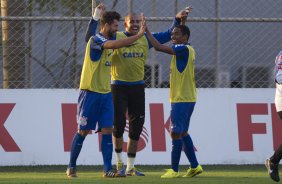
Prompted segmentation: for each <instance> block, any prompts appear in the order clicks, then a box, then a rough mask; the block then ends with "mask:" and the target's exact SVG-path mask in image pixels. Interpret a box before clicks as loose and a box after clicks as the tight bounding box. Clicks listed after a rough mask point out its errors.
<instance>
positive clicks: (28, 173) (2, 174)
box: [0, 165, 275, 184]
mask: <svg viewBox="0 0 282 184" xmlns="http://www.w3.org/2000/svg"><path fill="white" fill-rule="evenodd" d="M138 168H139V169H140V170H142V171H144V173H145V174H146V176H145V177H137V176H132V177H126V178H110V179H108V178H106V179H104V178H102V177H101V176H102V172H101V171H102V167H101V166H78V176H79V177H78V178H75V179H68V178H67V177H66V175H65V169H66V166H14V167H10V166H9V167H6V166H4V167H3V166H2V167H0V183H5V184H10V183H17V184H19V183H21V184H24V183H34V184H49V183H50V184H51V183H68V184H72V183H74V184H75V183H91V184H96V183H97V184H104V183H120V184H141V183H146V184H151V183H153V184H170V183H171V184H184V183H185V184H193V183H197V184H222V183H226V184H229V183H234V184H235V183H236V184H247V183H250V184H263V183H275V182H274V181H272V180H271V179H270V178H269V176H268V175H267V173H266V169H265V167H264V165H204V166H203V169H204V172H203V173H202V174H201V175H198V176H196V177H194V178H175V179H161V178H160V175H161V174H163V173H164V169H165V168H169V166H138ZM185 170H186V167H184V166H181V167H180V172H181V174H182V175H183V174H184V173H185Z"/></svg>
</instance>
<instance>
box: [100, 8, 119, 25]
mask: <svg viewBox="0 0 282 184" xmlns="http://www.w3.org/2000/svg"><path fill="white" fill-rule="evenodd" d="M120 19H121V15H120V14H119V13H118V12H116V11H106V12H105V13H103V14H102V16H101V19H100V24H101V26H104V25H105V24H106V23H108V24H111V23H113V22H114V20H118V21H119V20H120Z"/></svg>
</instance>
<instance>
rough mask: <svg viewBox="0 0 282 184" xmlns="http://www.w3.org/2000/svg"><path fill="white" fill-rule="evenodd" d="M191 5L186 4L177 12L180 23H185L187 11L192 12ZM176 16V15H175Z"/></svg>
mask: <svg viewBox="0 0 282 184" xmlns="http://www.w3.org/2000/svg"><path fill="white" fill-rule="evenodd" d="M192 9H193V8H192V6H187V7H186V8H185V9H184V10H181V11H180V12H179V13H178V14H179V18H180V20H181V23H180V24H181V25H185V22H186V20H187V17H188V15H189V13H191V12H192ZM176 16H177V15H176Z"/></svg>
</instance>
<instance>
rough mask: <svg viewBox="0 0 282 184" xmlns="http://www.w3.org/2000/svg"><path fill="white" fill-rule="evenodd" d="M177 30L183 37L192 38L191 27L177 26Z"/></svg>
mask: <svg viewBox="0 0 282 184" xmlns="http://www.w3.org/2000/svg"><path fill="white" fill-rule="evenodd" d="M175 28H178V29H180V31H181V33H182V34H183V35H187V37H188V38H190V29H189V27H187V26H185V25H177V26H175Z"/></svg>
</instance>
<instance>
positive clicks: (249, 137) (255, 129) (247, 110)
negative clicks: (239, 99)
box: [237, 104, 268, 151]
mask: <svg viewBox="0 0 282 184" xmlns="http://www.w3.org/2000/svg"><path fill="white" fill-rule="evenodd" d="M267 114H268V107H267V104H237V119H238V136H239V150H240V151H253V150H254V148H253V134H265V133H266V125H265V123H253V122H252V118H251V116H252V115H267Z"/></svg>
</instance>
